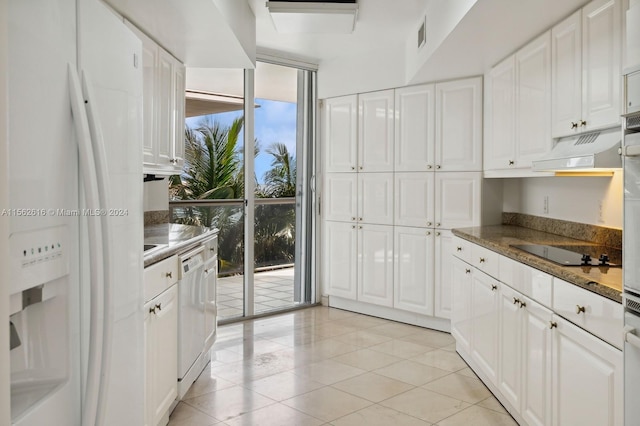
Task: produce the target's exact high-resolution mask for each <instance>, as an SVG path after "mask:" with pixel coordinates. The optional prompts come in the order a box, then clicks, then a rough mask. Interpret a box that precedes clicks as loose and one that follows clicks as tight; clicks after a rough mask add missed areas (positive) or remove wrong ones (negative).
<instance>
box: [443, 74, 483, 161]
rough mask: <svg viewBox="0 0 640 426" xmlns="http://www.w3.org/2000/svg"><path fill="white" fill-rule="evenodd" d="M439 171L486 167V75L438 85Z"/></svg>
mask: <svg viewBox="0 0 640 426" xmlns="http://www.w3.org/2000/svg"><path fill="white" fill-rule="evenodd" d="M435 132H436V134H435V140H436V143H435V146H436V148H435V150H436V151H435V158H436V170H440V171H481V170H482V78H481V77H474V78H467V79H463V80H455V81H449V82H446V83H438V84H436V126H435Z"/></svg>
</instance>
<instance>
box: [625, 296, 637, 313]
mask: <svg viewBox="0 0 640 426" xmlns="http://www.w3.org/2000/svg"><path fill="white" fill-rule="evenodd" d="M624 300H625V306H626V308H627V309H629V310H632V311H634V312H637V313H638V314H640V303H638V302H637V301H635V300H632V299H629V298H625V299H624Z"/></svg>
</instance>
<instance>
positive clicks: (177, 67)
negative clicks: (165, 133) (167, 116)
mask: <svg viewBox="0 0 640 426" xmlns="http://www.w3.org/2000/svg"><path fill="white" fill-rule="evenodd" d="M173 69H174V73H173V89H174V92H173V104H174V105H175V109H174V120H173V126H174V128H173V135H174V136H173V143H172V149H173V151H172V159H173V168H174V169H175V170H176V171H177V172H181V171H182V167H183V166H184V139H185V135H184V126H185V123H184V108H185V94H184V90H185V78H186V73H185V67H184V65H183V64H181V63H180V62H178V61H174V68H173Z"/></svg>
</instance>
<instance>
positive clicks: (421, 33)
mask: <svg viewBox="0 0 640 426" xmlns="http://www.w3.org/2000/svg"><path fill="white" fill-rule="evenodd" d="M426 41H427V19H426V18H425V19H424V20H423V21H422V24H420V28H418V49H420V48H421V47H422V46H424V44H425V42H426Z"/></svg>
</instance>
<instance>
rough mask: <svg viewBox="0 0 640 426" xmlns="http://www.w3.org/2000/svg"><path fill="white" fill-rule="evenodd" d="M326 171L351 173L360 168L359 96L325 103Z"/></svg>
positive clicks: (334, 99) (345, 97)
mask: <svg viewBox="0 0 640 426" xmlns="http://www.w3.org/2000/svg"><path fill="white" fill-rule="evenodd" d="M324 139H325V145H324V146H325V162H324V166H325V171H326V172H328V173H332V172H351V171H355V170H356V167H357V166H358V149H357V148H358V96H357V95H349V96H341V97H339V98H331V99H327V100H326V101H325V138H324Z"/></svg>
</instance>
